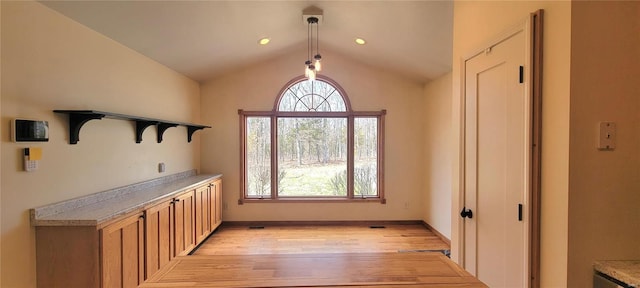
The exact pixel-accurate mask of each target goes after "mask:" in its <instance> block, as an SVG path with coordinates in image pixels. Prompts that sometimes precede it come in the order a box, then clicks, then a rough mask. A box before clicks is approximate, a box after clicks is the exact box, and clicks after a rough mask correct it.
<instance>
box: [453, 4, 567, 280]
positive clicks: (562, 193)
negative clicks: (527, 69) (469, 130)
mask: <svg viewBox="0 0 640 288" xmlns="http://www.w3.org/2000/svg"><path fill="white" fill-rule="evenodd" d="M537 9H544V10H545V19H544V20H545V22H544V26H545V27H544V48H543V49H544V61H543V62H544V76H543V82H544V84H543V85H544V87H543V91H542V93H543V99H544V100H543V108H542V109H543V116H542V117H543V127H544V131H543V135H542V137H543V142H542V149H543V152H542V223H541V225H542V231H541V232H542V233H541V234H542V235H541V246H542V254H541V261H542V270H541V282H542V287H564V286H566V285H567V284H566V283H567V221H568V219H567V218H568V171H569V170H568V169H569V167H568V164H569V163H568V161H569V92H570V90H569V75H570V73H569V72H570V71H569V68H570V62H569V58H570V47H571V45H570V37H571V30H570V28H571V27H570V24H571V3H570V2H562V1H549V2H546V1H456V2H455V4H454V28H453V33H454V34H453V72H452V79H453V95H454V97H453V103H452V114H453V115H452V121H453V122H452V128H453V133H454V135H453V145H452V147H453V149H452V153H453V159H452V160H453V169H452V171H453V172H452V173H453V182H452V189H453V201H454V209H453V210H452V217H453V218H452V231H451V237H452V249H453V251H452V252H453V253H454V254H452V256H453V259H454V260H458V257H459V255H458V253H457V251H458V249H459V244H460V242H459V239H458V237H459V235H460V232H459V229H460V225H459V219H460V217H459V216H457V211H459V210H460V208H461V207H457V204H458V203H459V202H458V201H459V199H460V198H459V196H460V185H459V184H460V182H459V180H458V179H459V177H460V172H459V171H460V164H459V163H460V157H459V153H458V151H459V148H460V136H459V135H460V134H459V131H460V95H461V94H460V67H461V59H463V58H464V57H467V56H469V54H470V53H472V52H476V51H480V49H483V48H485V47H483V46H482V45H483V44H484V43H487V41H490V40H492V39H495V37H498V36H499V34H501V33H503V32H504V31H506V30H508V29H510V28H511V27H514V25H517V24H518V23H519V22H521V20H524V19H525V18H526V17H529V13H531V12H534V11H536V10H537Z"/></svg>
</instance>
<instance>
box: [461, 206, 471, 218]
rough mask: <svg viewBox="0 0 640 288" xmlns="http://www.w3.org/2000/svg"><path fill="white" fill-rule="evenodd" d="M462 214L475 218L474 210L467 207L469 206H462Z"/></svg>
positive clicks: (465, 216)
mask: <svg viewBox="0 0 640 288" xmlns="http://www.w3.org/2000/svg"><path fill="white" fill-rule="evenodd" d="M460 216H462V218H467V217H469V219H471V218H473V211H471V209H467V207H462V211H460Z"/></svg>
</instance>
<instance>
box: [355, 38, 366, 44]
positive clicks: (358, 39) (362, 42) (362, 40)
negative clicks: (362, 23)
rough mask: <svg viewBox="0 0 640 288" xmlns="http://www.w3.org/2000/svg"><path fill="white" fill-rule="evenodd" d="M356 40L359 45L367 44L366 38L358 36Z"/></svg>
mask: <svg viewBox="0 0 640 288" xmlns="http://www.w3.org/2000/svg"><path fill="white" fill-rule="evenodd" d="M355 41H356V44H358V45H364V44H367V41H365V40H364V39H362V38H356V40H355Z"/></svg>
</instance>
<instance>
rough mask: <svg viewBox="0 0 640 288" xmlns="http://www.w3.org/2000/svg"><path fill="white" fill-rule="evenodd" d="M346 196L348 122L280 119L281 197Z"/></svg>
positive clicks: (279, 181)
mask: <svg viewBox="0 0 640 288" xmlns="http://www.w3.org/2000/svg"><path fill="white" fill-rule="evenodd" d="M336 196H337V197H346V196H347V119H346V118H278V197H336Z"/></svg>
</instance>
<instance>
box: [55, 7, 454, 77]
mask: <svg viewBox="0 0 640 288" xmlns="http://www.w3.org/2000/svg"><path fill="white" fill-rule="evenodd" d="M42 3H43V4H44V5H46V6H48V7H50V8H52V9H54V10H57V11H59V12H60V13H62V14H64V15H66V16H68V17H70V18H72V19H74V20H76V21H78V22H80V23H82V24H84V25H86V26H87V27H89V28H91V29H93V30H95V31H98V32H99V33H101V34H104V35H106V36H107V37H109V38H111V39H114V40H115V41H117V42H120V43H122V44H123V45H125V46H127V47H130V48H131V49H133V50H136V51H138V52H139V53H141V54H143V55H146V56H148V57H149V58H152V59H154V60H156V61H158V62H160V63H162V64H164V65H166V66H168V67H170V68H172V69H174V70H175V71H178V72H180V73H182V74H184V75H186V76H188V77H190V78H192V79H194V80H196V81H201V82H202V81H206V80H209V79H212V78H215V77H217V76H219V75H221V74H224V73H226V72H229V71H230V70H232V69H237V68H239V67H244V66H247V65H249V64H251V63H255V62H257V61H262V60H267V59H269V58H273V57H276V56H278V55H282V54H283V53H287V52H289V51H292V49H306V41H307V26H306V24H305V23H304V21H303V17H302V10H304V9H305V8H307V7H309V6H312V5H313V6H316V7H318V8H320V9H322V10H323V11H324V20H323V22H322V23H321V24H320V26H319V30H320V48H321V52H322V48H323V47H326V48H327V49H330V50H331V51H334V52H339V53H341V54H344V55H346V56H349V57H350V58H353V59H356V60H358V61H361V62H365V63H374V64H373V65H374V66H378V67H383V68H385V69H387V70H391V71H394V72H396V73H400V74H402V75H404V76H406V77H410V78H413V79H416V80H418V81H423V82H427V81H429V80H431V79H433V78H436V77H438V76H440V75H442V74H444V73H446V72H448V71H450V70H451V60H452V59H451V57H452V37H453V36H452V31H453V27H452V26H453V24H452V23H453V2H451V1H396V0H387V1H43V2H42ZM261 37H270V38H271V43H269V44H268V45H267V46H260V45H258V44H257V41H258V39H259V38H261ZM355 37H362V38H364V39H366V40H367V44H366V45H364V46H358V45H356V44H355V43H354V41H353V40H354V38H355ZM304 60H306V59H301V60H300V61H301V66H302V64H303V63H304Z"/></svg>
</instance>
